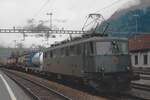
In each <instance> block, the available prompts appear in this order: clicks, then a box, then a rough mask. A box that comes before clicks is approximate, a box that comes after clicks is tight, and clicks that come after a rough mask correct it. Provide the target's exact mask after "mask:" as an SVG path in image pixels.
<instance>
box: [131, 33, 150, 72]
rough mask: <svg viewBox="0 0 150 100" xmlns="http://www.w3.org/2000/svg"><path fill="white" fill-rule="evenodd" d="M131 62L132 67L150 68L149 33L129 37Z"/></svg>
mask: <svg viewBox="0 0 150 100" xmlns="http://www.w3.org/2000/svg"><path fill="white" fill-rule="evenodd" d="M129 51H130V54H131V63H132V66H133V67H134V68H148V69H150V34H143V35H138V36H135V37H133V38H131V39H129Z"/></svg>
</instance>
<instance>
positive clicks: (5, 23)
mask: <svg viewBox="0 0 150 100" xmlns="http://www.w3.org/2000/svg"><path fill="white" fill-rule="evenodd" d="M135 1H139V0H0V13H1V14H0V28H12V27H13V26H15V27H18V26H19V27H23V26H24V25H25V24H26V22H27V20H28V19H31V18H34V19H36V20H49V17H48V16H47V15H46V13H47V12H52V13H53V24H54V25H56V26H58V27H59V28H62V27H64V29H74V30H80V29H81V28H82V26H83V24H84V22H85V19H86V16H87V15H88V14H89V13H95V12H97V13H101V14H102V15H103V16H104V17H105V18H106V19H107V18H109V17H110V16H111V15H112V14H113V13H114V12H115V11H116V10H117V9H120V8H121V7H128V6H129V5H132V4H134V3H135ZM127 2H130V3H128V4H127V5H125V3H127ZM110 5H111V6H110ZM103 8H105V9H103ZM101 9H103V10H101ZM47 25H48V23H47ZM17 37H18V38H20V37H21V36H17ZM17 37H15V36H14V35H11V36H8V34H5V35H0V44H3V45H4V44H5V45H6V46H7V45H9V46H12V45H14V44H13V42H12V41H14V40H15V39H16V40H17V41H18V38H17ZM20 40H21V39H20ZM27 40H28V41H27ZM27 40H26V41H25V45H29V44H32V42H31V40H32V41H33V40H35V39H31V38H28V39H27ZM40 40H42V39H40ZM40 40H38V41H40ZM35 41H36V40H35ZM35 41H33V43H35ZM38 41H37V42H36V43H38ZM39 43H41V42H39Z"/></svg>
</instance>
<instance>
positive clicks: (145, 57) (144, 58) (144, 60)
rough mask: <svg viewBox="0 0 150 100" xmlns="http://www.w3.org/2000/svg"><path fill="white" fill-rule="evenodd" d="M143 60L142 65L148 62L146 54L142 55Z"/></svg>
mask: <svg viewBox="0 0 150 100" xmlns="http://www.w3.org/2000/svg"><path fill="white" fill-rule="evenodd" d="M143 62H144V65H147V64H148V56H147V55H143Z"/></svg>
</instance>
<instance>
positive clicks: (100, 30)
mask: <svg viewBox="0 0 150 100" xmlns="http://www.w3.org/2000/svg"><path fill="white" fill-rule="evenodd" d="M104 21H105V22H106V20H105V19H104V17H103V16H102V15H101V14H99V13H91V14H89V15H88V17H87V18H86V21H85V23H84V25H83V27H82V31H87V33H84V34H83V35H82V37H93V36H101V37H103V36H108V34H106V33H105V32H106V30H107V28H108V26H109V23H106V24H103V22H104Z"/></svg>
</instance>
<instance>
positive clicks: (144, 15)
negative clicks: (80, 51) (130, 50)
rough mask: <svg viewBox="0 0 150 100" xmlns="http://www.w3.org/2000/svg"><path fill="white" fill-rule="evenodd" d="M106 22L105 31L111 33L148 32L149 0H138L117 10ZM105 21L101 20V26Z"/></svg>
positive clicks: (149, 22)
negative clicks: (106, 27)
mask: <svg viewBox="0 0 150 100" xmlns="http://www.w3.org/2000/svg"><path fill="white" fill-rule="evenodd" d="M128 3H130V2H128ZM106 22H107V23H109V28H108V30H107V32H108V33H111V34H113V35H118V36H128V35H131V33H136V32H138V33H139V32H140V33H150V28H149V26H150V0H139V4H137V5H134V6H131V7H129V8H126V9H121V10H118V11H116V12H115V13H114V14H113V15H112V16H111V17H110V18H109V19H108V20H107V21H106ZM106 22H103V23H102V25H101V26H103V24H105V23H106ZM101 26H100V27H101ZM100 29H101V28H100Z"/></svg>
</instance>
